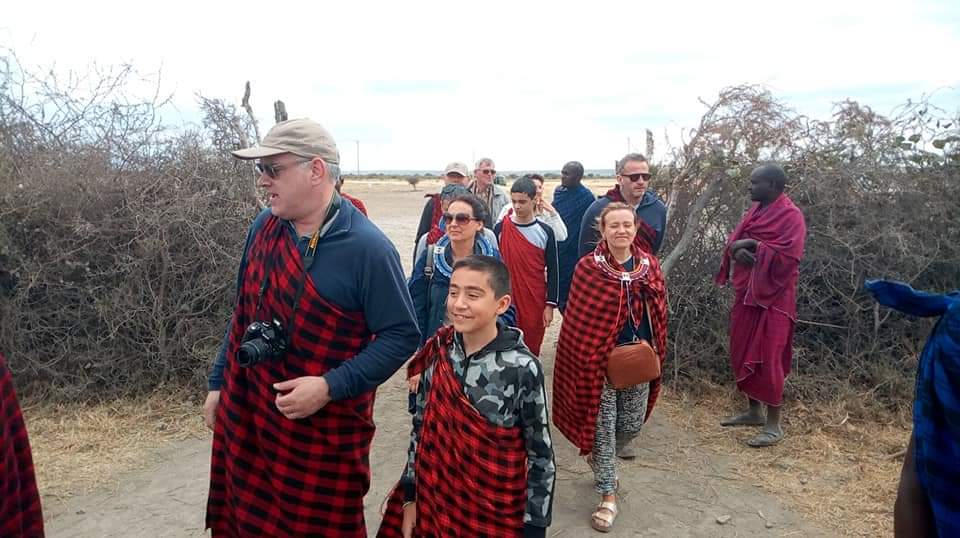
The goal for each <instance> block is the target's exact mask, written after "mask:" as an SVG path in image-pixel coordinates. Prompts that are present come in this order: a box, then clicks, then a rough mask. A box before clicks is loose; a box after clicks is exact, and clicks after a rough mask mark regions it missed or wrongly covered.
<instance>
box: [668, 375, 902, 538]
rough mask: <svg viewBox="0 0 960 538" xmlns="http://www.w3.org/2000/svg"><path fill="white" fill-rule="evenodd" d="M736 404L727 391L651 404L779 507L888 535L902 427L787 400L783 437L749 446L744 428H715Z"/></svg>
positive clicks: (835, 406) (836, 407)
mask: <svg viewBox="0 0 960 538" xmlns="http://www.w3.org/2000/svg"><path fill="white" fill-rule="evenodd" d="M743 405H744V402H743V400H742V399H739V398H736V397H735V395H734V394H732V393H731V392H730V391H729V390H726V389H722V388H719V387H717V388H714V389H712V390H706V391H705V392H704V393H702V394H699V395H696V396H692V395H689V394H677V393H672V392H671V393H670V394H669V395H668V397H667V398H666V399H665V405H664V406H663V407H662V408H660V409H659V411H660V412H662V413H664V414H665V415H667V416H668V417H669V418H670V419H671V421H672V422H673V423H674V424H676V425H677V426H678V427H679V428H681V429H683V430H685V431H687V432H690V433H693V434H694V435H695V436H696V437H697V439H698V440H699V442H700V443H701V445H702V446H703V447H705V448H707V449H708V450H711V451H713V452H715V453H717V454H722V455H724V456H727V457H730V458H732V459H733V460H734V462H735V465H736V466H737V467H738V470H739V472H740V473H741V474H742V475H743V476H745V477H748V478H749V479H750V480H751V481H752V482H753V484H754V485H756V486H758V487H760V488H763V489H764V490H766V491H769V492H770V493H772V494H774V495H777V496H779V497H780V498H781V499H783V500H784V502H785V503H786V504H787V506H790V507H791V508H792V509H794V510H796V511H797V512H799V513H800V514H802V515H803V516H805V517H807V518H809V519H810V520H812V521H814V522H816V523H817V524H819V525H820V526H822V527H824V528H826V529H832V530H834V531H836V532H837V533H839V534H842V535H844V536H891V535H892V534H893V502H894V499H895V496H896V488H897V483H898V481H899V474H900V467H901V466H902V464H903V459H902V457H900V454H901V452H902V451H903V449H904V447H905V446H906V444H907V439H908V437H909V434H910V429H909V426H908V425H907V424H906V423H905V422H904V421H903V420H902V419H896V420H894V419H891V421H890V422H889V423H885V424H884V423H876V422H855V421H854V420H851V419H850V415H849V414H848V413H847V412H846V411H844V409H845V408H846V405H845V404H844V403H843V402H836V403H832V404H823V405H821V406H819V407H817V408H811V407H807V406H805V405H804V404H803V403H800V402H788V404H787V407H785V410H784V423H785V424H784V429H785V431H786V433H787V437H786V439H785V440H784V441H783V442H782V443H781V444H780V445H778V446H776V447H772V448H769V449H763V450H758V449H751V448H749V447H747V446H746V445H745V441H746V440H747V439H748V438H749V437H751V436H752V435H754V434H755V431H756V430H755V429H751V428H721V427H720V426H719V420H720V418H721V416H725V415H726V414H732V413H731V412H732V411H733V410H736V409H739V408H740V407H741V406H743Z"/></svg>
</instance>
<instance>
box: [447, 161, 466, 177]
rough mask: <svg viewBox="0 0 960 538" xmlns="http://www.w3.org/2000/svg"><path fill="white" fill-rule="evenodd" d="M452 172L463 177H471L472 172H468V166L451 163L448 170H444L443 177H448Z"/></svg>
mask: <svg viewBox="0 0 960 538" xmlns="http://www.w3.org/2000/svg"><path fill="white" fill-rule="evenodd" d="M450 172H456V173H458V174H460V175H461V176H463V177H470V172H468V171H467V165H465V164H463V163H450V164H448V165H447V167H446V168H444V169H443V175H447V174H449V173H450Z"/></svg>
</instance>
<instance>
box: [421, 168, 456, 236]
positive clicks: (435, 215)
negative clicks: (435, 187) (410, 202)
mask: <svg viewBox="0 0 960 538" xmlns="http://www.w3.org/2000/svg"><path fill="white" fill-rule="evenodd" d="M469 180H470V172H468V171H467V165H465V164H463V163H458V162H453V163H450V164H448V165H447V167H446V168H444V169H443V185H444V187H446V186H447V185H463V186H464V187H466V185H467V182H468V181H469ZM423 197H424V198H426V199H427V203H425V204H424V205H423V212H421V213H420V224H419V225H418V226H417V237H416V238H415V239H414V240H413V244H417V242H418V241H420V238H421V237H423V234H425V233H428V232H430V230H431V229H432V228H436V226H437V224H438V223H439V222H440V215H441V214H442V213H443V209H441V208H440V193H436V194H425V195H424V196H423ZM431 244H433V243H432V242H431Z"/></svg>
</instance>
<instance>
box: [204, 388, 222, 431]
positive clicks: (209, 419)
mask: <svg viewBox="0 0 960 538" xmlns="http://www.w3.org/2000/svg"><path fill="white" fill-rule="evenodd" d="M218 405H220V391H219V390H211V391H210V392H208V393H207V399H206V400H204V402H203V423H204V424H206V425H207V427H208V428H210V429H211V430H213V424H214V422H215V421H216V418H217V406H218Z"/></svg>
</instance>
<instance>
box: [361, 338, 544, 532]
mask: <svg viewBox="0 0 960 538" xmlns="http://www.w3.org/2000/svg"><path fill="white" fill-rule="evenodd" d="M452 342H453V327H444V328H441V329H440V330H439V331H437V334H436V335H435V336H434V337H433V338H431V339H430V340H429V341H428V342H427V345H425V346H424V347H423V349H421V350H420V352H419V353H417V355H416V356H415V357H414V358H413V360H412V361H411V362H410V366H409V368H408V370H407V375H408V376H413V375H417V374H420V373H422V372H423V371H424V370H426V369H427V368H428V367H429V366H430V365H431V364H436V368H435V369H434V372H433V381H432V383H431V385H430V394H429V397H428V400H427V406H426V408H425V410H424V416H423V424H422V426H421V429H420V443H419V444H418V445H417V456H416V472H415V480H416V489H417V523H416V527H415V528H414V536H416V537H418V538H437V537H461V538H477V537H481V536H489V537H504V538H506V537H514V536H515V537H518V538H519V537H520V536H522V535H523V514H524V511H525V509H526V503H527V451H526V447H525V443H524V440H523V433H522V431H521V429H520V428H519V427H515V428H504V427H502V426H495V425H493V424H491V423H490V422H489V421H487V419H486V418H484V417H483V416H482V415H481V414H480V412H479V411H477V409H476V408H475V407H474V406H473V404H472V403H470V400H468V399H467V397H466V395H465V394H464V393H463V386H462V385H461V383H460V380H459V379H457V376H456V373H455V372H454V370H453V366H452V365H451V364H450V359H449V358H448V349H449V347H450V344H451V343H452ZM402 505H403V487H401V486H400V485H398V486H397V487H396V488H394V490H393V493H391V494H390V499H389V500H388V501H387V508H386V511H385V513H384V516H383V522H382V523H381V524H380V531H379V532H378V533H377V536H378V538H400V537H401V536H402V535H401V532H400V526H401V523H403V508H402Z"/></svg>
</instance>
